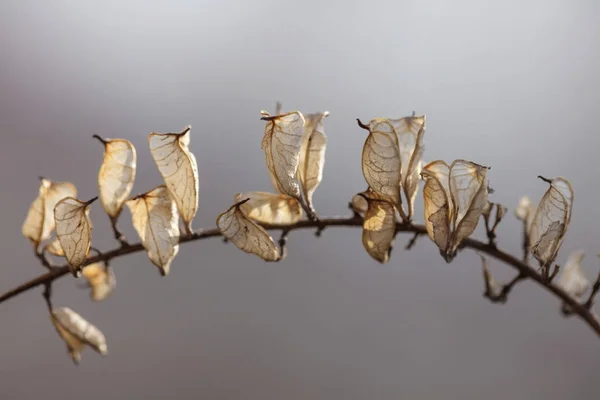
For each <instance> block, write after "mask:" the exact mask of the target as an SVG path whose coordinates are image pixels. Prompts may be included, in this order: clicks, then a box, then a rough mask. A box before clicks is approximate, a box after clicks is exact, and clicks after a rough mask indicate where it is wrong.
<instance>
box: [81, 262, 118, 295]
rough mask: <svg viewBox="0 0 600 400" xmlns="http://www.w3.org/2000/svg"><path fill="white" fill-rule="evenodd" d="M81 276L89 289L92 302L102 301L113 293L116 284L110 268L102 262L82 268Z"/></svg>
mask: <svg viewBox="0 0 600 400" xmlns="http://www.w3.org/2000/svg"><path fill="white" fill-rule="evenodd" d="M81 275H83V277H84V278H85V279H86V280H87V282H88V285H89V286H90V288H91V291H90V297H91V299H92V300H94V301H101V300H104V299H105V298H106V297H108V295H109V294H110V293H111V292H112V291H113V289H114V288H115V285H116V283H117V281H116V278H115V274H114V273H113V271H112V268H109V267H107V266H106V264H105V263H103V262H97V263H94V264H90V265H88V266H86V267H85V268H83V270H82V271H81Z"/></svg>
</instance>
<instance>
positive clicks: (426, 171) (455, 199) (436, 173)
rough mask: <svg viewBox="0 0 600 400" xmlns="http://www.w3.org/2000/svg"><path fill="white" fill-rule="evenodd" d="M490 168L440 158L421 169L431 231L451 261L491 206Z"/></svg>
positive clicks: (432, 238)
mask: <svg viewBox="0 0 600 400" xmlns="http://www.w3.org/2000/svg"><path fill="white" fill-rule="evenodd" d="M487 170H488V167H484V166H482V165H479V164H476V163H473V162H471V161H465V160H455V161H454V162H452V164H451V165H448V164H447V163H445V162H444V161H440V160H438V161H433V162H431V163H429V164H427V165H426V166H425V167H424V168H423V171H422V172H421V176H422V177H423V178H424V179H425V187H424V188H423V200H424V206H425V226H426V228H427V233H428V234H429V237H430V238H431V240H433V241H434V242H435V244H436V245H437V246H438V248H439V249H440V252H441V254H442V256H443V257H444V258H445V259H446V261H447V262H450V261H452V259H453V258H454V256H455V255H456V251H457V250H458V247H459V246H460V244H461V242H462V241H463V240H464V239H466V238H468V237H469V236H470V235H471V234H472V233H473V231H475V228H476V227H477V223H478V221H479V217H480V216H481V215H482V213H483V212H484V210H485V208H486V206H487V203H488V181H487Z"/></svg>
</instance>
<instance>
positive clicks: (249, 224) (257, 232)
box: [217, 199, 279, 261]
mask: <svg viewBox="0 0 600 400" xmlns="http://www.w3.org/2000/svg"><path fill="white" fill-rule="evenodd" d="M247 201H249V199H244V200H242V201H240V202H237V203H236V204H234V205H233V206H231V207H229V209H227V211H225V212H224V213H221V214H219V216H218V217H217V227H218V228H219V230H220V231H221V233H222V234H223V236H225V237H226V238H227V239H229V241H231V242H232V243H233V244H235V245H236V246H237V247H238V248H239V249H240V250H242V251H245V252H246V253H251V254H256V255H257V256H259V257H260V258H262V259H263V260H265V261H277V260H279V251H278V250H277V246H276V245H275V242H273V238H272V237H271V236H270V235H269V234H268V233H267V231H265V230H264V229H263V228H262V227H261V226H259V225H257V224H256V223H254V222H253V221H252V220H251V219H250V218H248V217H247V216H246V215H245V214H244V212H243V211H242V210H241V206H243V205H244V203H245V202H247Z"/></svg>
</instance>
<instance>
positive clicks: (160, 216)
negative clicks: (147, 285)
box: [125, 185, 179, 276]
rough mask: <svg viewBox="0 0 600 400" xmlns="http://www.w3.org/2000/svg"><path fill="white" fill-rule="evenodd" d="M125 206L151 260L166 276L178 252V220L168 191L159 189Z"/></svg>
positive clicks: (162, 187) (162, 188) (129, 201)
mask: <svg viewBox="0 0 600 400" xmlns="http://www.w3.org/2000/svg"><path fill="white" fill-rule="evenodd" d="M125 204H126V205H127V207H128V208H129V210H130V211H131V217H132V223H133V227H134V228H135V230H136V232H137V233H138V235H139V237H140V240H141V241H142V245H143V246H144V248H145V249H146V252H147V253H148V258H150V261H151V262H152V263H153V264H154V265H156V266H157V267H158V269H159V271H160V273H161V275H162V276H166V275H167V274H168V273H169V270H170V268H171V262H172V261H173V259H174V258H175V256H176V255H177V253H178V252H179V218H178V216H177V206H176V205H175V201H174V200H173V198H172V197H171V195H170V194H169V190H168V189H167V187H166V186H165V185H160V186H158V187H156V188H154V189H152V190H150V191H149V192H146V193H144V194H142V195H139V196H136V197H135V198H133V199H131V200H128V201H127V202H126V203H125Z"/></svg>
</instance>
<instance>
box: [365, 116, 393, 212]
mask: <svg viewBox="0 0 600 400" xmlns="http://www.w3.org/2000/svg"><path fill="white" fill-rule="evenodd" d="M362 171H363V175H364V177H365V180H366V181H367V184H368V185H369V187H370V188H371V189H372V190H373V191H374V192H375V193H377V194H379V195H380V196H383V197H384V198H385V199H387V200H389V201H390V202H391V203H392V204H394V205H395V206H396V207H398V210H399V211H400V209H401V205H400V203H401V200H400V182H401V162H400V149H399V147H398V136H397V135H396V132H395V130H394V127H393V126H392V124H391V123H390V121H388V120H387V119H385V118H376V119H373V120H372V121H371V122H370V123H369V136H368V137H367V140H366V141H365V144H364V146H363V152H362Z"/></svg>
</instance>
